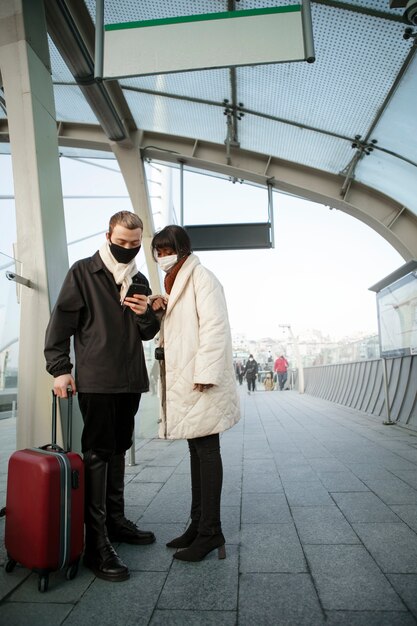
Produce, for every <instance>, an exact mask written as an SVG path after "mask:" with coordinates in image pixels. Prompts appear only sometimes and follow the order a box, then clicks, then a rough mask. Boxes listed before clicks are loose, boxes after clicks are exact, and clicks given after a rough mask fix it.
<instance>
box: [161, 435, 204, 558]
mask: <svg viewBox="0 0 417 626" xmlns="http://www.w3.org/2000/svg"><path fill="white" fill-rule="evenodd" d="M188 446H189V449H190V474H191V523H190V525H189V526H188V528H187V530H186V531H185V533H183V534H182V535H180V536H179V537H176V538H175V539H172V540H171V541H168V543H167V544H166V546H167V548H188V546H190V545H191V544H192V543H193V541H194V539H195V538H196V537H197V535H198V525H199V523H200V517H201V477H200V459H199V458H198V454H197V452H196V450H195V447H194V446H193V445H190V443H189V444H188Z"/></svg>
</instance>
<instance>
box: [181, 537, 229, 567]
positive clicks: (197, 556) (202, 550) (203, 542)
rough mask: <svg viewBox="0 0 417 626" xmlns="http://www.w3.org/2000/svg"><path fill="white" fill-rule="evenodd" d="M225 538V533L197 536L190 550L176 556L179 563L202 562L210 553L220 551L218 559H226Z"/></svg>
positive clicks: (187, 549) (182, 551)
mask: <svg viewBox="0 0 417 626" xmlns="http://www.w3.org/2000/svg"><path fill="white" fill-rule="evenodd" d="M225 543H226V541H225V538H224V536H223V533H219V534H217V535H197V537H196V538H195V539H194V541H193V543H192V544H191V545H190V547H189V548H186V549H185V550H180V551H179V552H176V553H175V554H174V559H178V560H179V561H202V560H203V559H204V558H205V557H206V556H207V555H208V554H209V553H210V552H212V551H213V550H215V549H216V548H217V549H218V558H219V559H225V558H226V547H225Z"/></svg>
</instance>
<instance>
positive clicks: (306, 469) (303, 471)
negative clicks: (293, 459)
mask: <svg viewBox="0 0 417 626" xmlns="http://www.w3.org/2000/svg"><path fill="white" fill-rule="evenodd" d="M279 477H280V479H281V482H282V483H283V484H284V485H286V484H287V483H299V482H311V481H312V482H317V478H318V475H317V472H316V471H315V470H314V469H313V468H312V467H311V465H301V466H300V467H291V468H289V469H281V470H280V471H279Z"/></svg>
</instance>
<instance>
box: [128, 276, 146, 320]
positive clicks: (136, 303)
mask: <svg viewBox="0 0 417 626" xmlns="http://www.w3.org/2000/svg"><path fill="white" fill-rule="evenodd" d="M149 291H150V290H149V287H148V286H147V285H143V284H142V283H132V284H131V285H130V287H129V289H128V290H127V293H126V296H125V299H124V300H123V306H128V307H129V309H130V310H131V311H133V313H135V314H136V315H144V314H145V313H146V311H147V310H148V295H149Z"/></svg>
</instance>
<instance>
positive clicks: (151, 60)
mask: <svg viewBox="0 0 417 626" xmlns="http://www.w3.org/2000/svg"><path fill="white" fill-rule="evenodd" d="M314 60H315V57H314V45H313V34H312V27H311V14H310V6H309V3H308V0H305V1H304V2H303V5H292V6H288V7H268V8H262V9H250V10H246V11H228V12H225V13H209V14H204V15H188V16H183V17H176V18H168V19H162V20H147V21H142V22H125V23H122V24H107V25H106V26H104V52H103V74H102V78H122V77H127V76H144V75H149V74H165V73H171V72H183V71H189V70H202V69H213V68H221V67H238V66H242V65H262V64H265V63H281V62H284V61H309V62H312V61H314Z"/></svg>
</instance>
